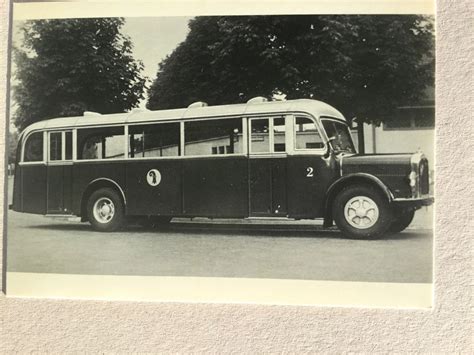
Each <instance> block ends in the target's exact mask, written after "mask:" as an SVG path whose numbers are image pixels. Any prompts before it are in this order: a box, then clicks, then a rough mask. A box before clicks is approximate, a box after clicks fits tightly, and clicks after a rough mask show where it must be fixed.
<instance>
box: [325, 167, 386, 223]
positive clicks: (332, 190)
mask: <svg viewBox="0 0 474 355" xmlns="http://www.w3.org/2000/svg"><path fill="white" fill-rule="evenodd" d="M356 184H366V185H372V186H375V187H376V188H377V189H378V190H379V191H380V192H381V193H382V194H383V195H384V196H385V197H386V198H387V201H388V202H389V203H391V202H392V201H393V194H392V192H391V191H390V189H389V188H388V187H387V185H385V184H384V183H383V182H382V181H381V180H380V179H379V178H378V177H376V176H374V175H371V174H367V173H354V174H349V175H345V176H342V177H340V178H339V179H337V180H336V181H334V182H333V183H332V184H331V186H329V188H328V190H327V192H326V197H325V201H324V210H325V215H324V226H325V227H329V226H331V225H332V201H333V200H334V198H335V197H336V195H337V194H338V193H339V191H341V190H342V189H343V188H345V187H347V186H350V185H356Z"/></svg>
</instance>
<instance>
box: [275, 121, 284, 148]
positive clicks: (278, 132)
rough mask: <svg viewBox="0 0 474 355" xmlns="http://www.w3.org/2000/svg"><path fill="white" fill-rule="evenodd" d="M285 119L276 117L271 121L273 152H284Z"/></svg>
mask: <svg viewBox="0 0 474 355" xmlns="http://www.w3.org/2000/svg"><path fill="white" fill-rule="evenodd" d="M285 129H286V127H285V118H284V117H277V118H274V119H273V151H274V152H277V153H278V152H285V151H286V145H285Z"/></svg>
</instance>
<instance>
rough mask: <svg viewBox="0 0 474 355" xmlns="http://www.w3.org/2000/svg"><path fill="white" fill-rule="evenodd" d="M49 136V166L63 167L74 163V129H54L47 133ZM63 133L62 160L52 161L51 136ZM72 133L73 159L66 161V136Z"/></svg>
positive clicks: (47, 149) (47, 150) (47, 148)
mask: <svg viewBox="0 0 474 355" xmlns="http://www.w3.org/2000/svg"><path fill="white" fill-rule="evenodd" d="M45 133H46V136H47V146H46V152H47V163H48V165H61V164H63V165H64V164H70V163H72V162H73V161H74V130H73V129H61V130H58V129H53V130H48V131H45ZM55 133H61V159H59V160H51V149H50V148H51V134H55ZM67 133H71V134H72V136H71V138H72V147H71V148H72V156H71V159H66V134H67Z"/></svg>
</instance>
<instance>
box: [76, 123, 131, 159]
mask: <svg viewBox="0 0 474 355" xmlns="http://www.w3.org/2000/svg"><path fill="white" fill-rule="evenodd" d="M124 153H125V136H124V128H123V127H107V128H87V129H79V130H78V131H77V155H78V157H77V159H82V160H84V159H121V158H124V156H125V154H124Z"/></svg>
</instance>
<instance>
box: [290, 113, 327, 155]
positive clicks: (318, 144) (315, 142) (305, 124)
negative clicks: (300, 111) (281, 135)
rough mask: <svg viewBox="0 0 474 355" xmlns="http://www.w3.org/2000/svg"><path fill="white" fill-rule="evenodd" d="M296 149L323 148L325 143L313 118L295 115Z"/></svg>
mask: <svg viewBox="0 0 474 355" xmlns="http://www.w3.org/2000/svg"><path fill="white" fill-rule="evenodd" d="M294 131H295V149H296V150H308V149H322V148H324V143H323V140H322V138H321V135H320V134H319V131H318V128H317V127H316V124H315V123H314V121H313V120H311V119H309V118H307V117H298V116H297V117H295V125H294Z"/></svg>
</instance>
